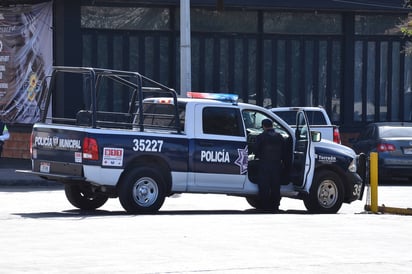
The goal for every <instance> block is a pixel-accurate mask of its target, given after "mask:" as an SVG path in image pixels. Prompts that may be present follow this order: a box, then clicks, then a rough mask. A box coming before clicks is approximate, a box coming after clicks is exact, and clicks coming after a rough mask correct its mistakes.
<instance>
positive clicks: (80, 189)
mask: <svg viewBox="0 0 412 274" xmlns="http://www.w3.org/2000/svg"><path fill="white" fill-rule="evenodd" d="M64 192H65V194H66V197H67V200H69V202H70V203H71V204H72V205H73V206H75V207H77V208H79V209H83V210H94V209H97V208H99V207H101V206H102V205H104V204H105V203H106V202H107V200H108V199H109V197H107V196H106V195H103V194H101V193H95V192H93V191H92V190H91V189H90V187H88V186H81V185H77V184H68V183H66V184H65V185H64Z"/></svg>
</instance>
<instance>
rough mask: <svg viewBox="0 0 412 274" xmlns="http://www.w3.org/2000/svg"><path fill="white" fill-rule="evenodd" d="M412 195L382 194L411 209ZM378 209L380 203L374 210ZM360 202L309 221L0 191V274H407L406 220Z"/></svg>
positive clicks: (43, 190)
mask: <svg viewBox="0 0 412 274" xmlns="http://www.w3.org/2000/svg"><path fill="white" fill-rule="evenodd" d="M411 196H412V187H381V189H380V191H379V197H380V201H384V202H385V204H386V205H388V206H389V205H391V206H402V207H411V206H412V202H410V201H411V199H410V197H411ZM379 203H380V204H381V202H379ZM364 204H365V201H358V202H355V203H353V204H351V205H344V206H343V208H342V209H341V211H340V212H339V214H335V215H311V214H307V213H306V211H305V210H304V207H303V203H302V202H301V201H297V200H291V199H283V200H282V203H281V208H282V209H283V210H285V212H284V213H283V214H276V215H272V214H270V215H268V214H258V213H256V212H255V211H254V210H251V209H250V207H249V205H248V204H247V203H246V202H245V200H244V199H243V198H237V197H228V196H219V195H203V194H195V195H191V194H184V195H181V196H177V197H175V198H168V199H167V200H166V202H165V204H164V206H163V207H162V209H161V211H160V212H159V214H155V215H127V214H125V213H124V211H123V209H122V208H121V206H120V204H119V202H118V200H117V199H111V200H109V202H108V203H107V204H106V205H104V206H103V207H102V208H101V209H100V210H98V211H96V212H82V211H79V210H76V209H74V208H73V207H72V206H71V205H70V204H69V203H68V202H67V201H66V199H65V196H64V192H63V191H62V189H61V188H50V187H36V188H22V187H19V188H4V187H3V188H0V243H1V248H0V273H23V272H24V273H150V274H152V273H410V269H412V257H411V256H410V251H411V250H412V239H411V236H410V235H411V230H412V221H411V218H412V217H411V216H400V215H390V214H368V213H365V212H364V210H363V207H364Z"/></svg>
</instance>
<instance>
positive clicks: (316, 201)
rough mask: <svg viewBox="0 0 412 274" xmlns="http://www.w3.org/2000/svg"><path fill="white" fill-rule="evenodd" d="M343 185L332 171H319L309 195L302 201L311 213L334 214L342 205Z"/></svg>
mask: <svg viewBox="0 0 412 274" xmlns="http://www.w3.org/2000/svg"><path fill="white" fill-rule="evenodd" d="M343 191H344V190H343V185H342V181H341V179H340V178H339V176H338V175H337V174H336V173H335V172H332V171H329V170H323V171H320V172H319V173H318V174H317V175H316V176H315V178H314V180H313V184H312V186H311V188H310V193H309V195H308V196H307V197H306V198H305V199H304V200H303V201H304V204H305V207H306V208H307V210H308V211H309V212H311V213H336V212H338V211H339V209H340V208H341V206H342V203H343V197H344V192H343Z"/></svg>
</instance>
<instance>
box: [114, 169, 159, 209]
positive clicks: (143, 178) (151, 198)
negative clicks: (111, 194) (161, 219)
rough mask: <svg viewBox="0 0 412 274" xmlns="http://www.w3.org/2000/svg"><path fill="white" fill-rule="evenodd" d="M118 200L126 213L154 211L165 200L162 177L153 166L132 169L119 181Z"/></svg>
mask: <svg viewBox="0 0 412 274" xmlns="http://www.w3.org/2000/svg"><path fill="white" fill-rule="evenodd" d="M119 200H120V204H121V205H122V207H123V208H124V209H125V210H126V211H127V212H128V213H132V214H136V213H153V212H156V211H158V210H159V209H160V208H161V207H162V205H163V202H164V201H165V183H164V179H163V177H162V176H161V175H160V174H159V173H158V172H157V171H156V170H155V169H154V168H150V167H141V168H136V169H132V170H130V171H129V172H128V173H127V174H126V175H125V176H124V178H123V179H122V181H121V182H120V185H119Z"/></svg>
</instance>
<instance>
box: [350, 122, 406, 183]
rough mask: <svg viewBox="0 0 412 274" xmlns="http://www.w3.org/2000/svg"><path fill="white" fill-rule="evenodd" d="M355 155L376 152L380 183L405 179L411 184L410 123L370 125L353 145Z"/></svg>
mask: <svg viewBox="0 0 412 274" xmlns="http://www.w3.org/2000/svg"><path fill="white" fill-rule="evenodd" d="M353 149H354V150H355V151H356V152H357V153H361V152H363V153H365V154H367V155H368V154H369V153H370V152H377V153H378V155H379V159H378V174H379V179H380V180H381V181H388V180H394V179H396V178H406V179H409V181H411V182H412V123H403V122H381V123H371V124H369V125H367V126H366V128H365V129H364V130H363V131H362V132H361V134H360V136H359V138H358V140H356V141H355V142H354V143H353Z"/></svg>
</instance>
